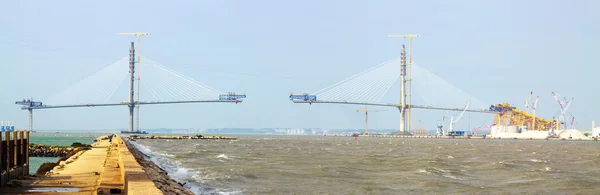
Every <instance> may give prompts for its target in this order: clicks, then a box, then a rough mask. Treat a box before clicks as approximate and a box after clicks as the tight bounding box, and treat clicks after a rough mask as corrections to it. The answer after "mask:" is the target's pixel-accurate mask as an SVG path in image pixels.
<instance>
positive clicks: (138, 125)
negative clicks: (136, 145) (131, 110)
mask: <svg viewBox="0 0 600 195" xmlns="http://www.w3.org/2000/svg"><path fill="white" fill-rule="evenodd" d="M117 34H119V35H134V36H136V37H137V40H138V41H137V45H138V49H137V53H138V61H137V64H138V65H137V83H138V84H137V88H138V90H137V102H138V103H137V113H136V114H137V122H136V123H137V124H136V125H137V131H140V91H141V89H140V63H141V61H142V53H141V52H140V41H141V39H142V36H145V35H150V33H146V32H125V33H117Z"/></svg>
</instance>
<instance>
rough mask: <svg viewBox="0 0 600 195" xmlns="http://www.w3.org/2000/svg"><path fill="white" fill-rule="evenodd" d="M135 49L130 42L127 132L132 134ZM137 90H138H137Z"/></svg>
mask: <svg viewBox="0 0 600 195" xmlns="http://www.w3.org/2000/svg"><path fill="white" fill-rule="evenodd" d="M134 74H135V48H134V45H133V42H131V48H130V49H129V75H130V78H131V79H130V80H129V105H128V106H129V129H128V130H129V132H133V120H134V118H133V110H134V109H135V102H134V101H133V100H134V98H133V96H134V88H133V84H134V82H135V76H134ZM138 90H139V89H138Z"/></svg>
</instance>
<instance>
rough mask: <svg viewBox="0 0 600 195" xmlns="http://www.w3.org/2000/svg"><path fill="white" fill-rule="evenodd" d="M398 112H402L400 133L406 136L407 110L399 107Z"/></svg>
mask: <svg viewBox="0 0 600 195" xmlns="http://www.w3.org/2000/svg"><path fill="white" fill-rule="evenodd" d="M398 110H400V130H399V133H401V134H405V132H406V129H405V128H406V120H405V119H406V109H404V108H402V107H398Z"/></svg>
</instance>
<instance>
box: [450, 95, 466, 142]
mask: <svg viewBox="0 0 600 195" xmlns="http://www.w3.org/2000/svg"><path fill="white" fill-rule="evenodd" d="M469 104H471V102H467V106H465V109H464V110H463V111H462V112H461V113H460V114H459V115H458V117H456V120H454V116H450V126H449V127H448V133H447V135H455V134H456V133H455V132H454V129H453V127H454V125H456V124H457V123H458V121H460V119H461V118H462V116H463V114H465V111H467V109H468V108H469Z"/></svg>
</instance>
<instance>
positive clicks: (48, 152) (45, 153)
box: [29, 142, 91, 157]
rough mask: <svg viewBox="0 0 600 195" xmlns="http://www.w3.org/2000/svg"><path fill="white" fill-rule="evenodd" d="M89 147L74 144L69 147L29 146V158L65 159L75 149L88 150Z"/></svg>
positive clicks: (77, 143)
mask: <svg viewBox="0 0 600 195" xmlns="http://www.w3.org/2000/svg"><path fill="white" fill-rule="evenodd" d="M90 147H91V146H90V145H87V144H82V143H79V142H75V143H73V144H71V146H46V145H44V144H29V156H31V157H65V156H67V155H68V154H69V153H70V152H72V151H74V150H75V149H76V148H82V149H86V148H90Z"/></svg>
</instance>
